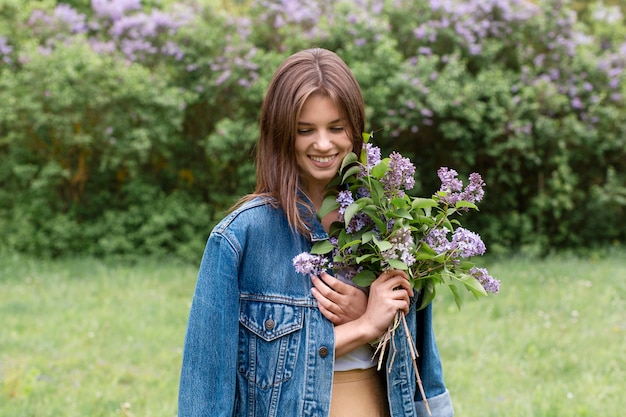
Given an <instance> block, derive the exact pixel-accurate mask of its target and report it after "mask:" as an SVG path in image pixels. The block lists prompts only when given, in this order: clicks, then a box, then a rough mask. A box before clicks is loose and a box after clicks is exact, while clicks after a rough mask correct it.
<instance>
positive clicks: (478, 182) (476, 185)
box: [461, 172, 485, 203]
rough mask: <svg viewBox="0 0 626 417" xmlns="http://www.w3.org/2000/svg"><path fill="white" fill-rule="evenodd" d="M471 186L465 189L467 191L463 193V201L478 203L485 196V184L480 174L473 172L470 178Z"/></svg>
mask: <svg viewBox="0 0 626 417" xmlns="http://www.w3.org/2000/svg"><path fill="white" fill-rule="evenodd" d="M469 180H470V182H469V184H468V185H467V187H465V190H463V192H462V193H461V199H462V200H465V201H469V202H470V203H478V202H479V201H481V200H482V199H483V197H484V196H485V190H484V189H483V187H484V186H485V182H484V181H483V178H482V177H481V176H480V174H479V173H477V172H473V173H471V174H470V176H469Z"/></svg>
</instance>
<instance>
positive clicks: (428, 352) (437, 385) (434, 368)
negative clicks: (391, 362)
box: [415, 303, 454, 417]
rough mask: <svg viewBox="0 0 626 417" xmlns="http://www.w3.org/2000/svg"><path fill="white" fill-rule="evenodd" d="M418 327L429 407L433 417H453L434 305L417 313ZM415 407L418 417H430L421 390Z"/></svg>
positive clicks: (418, 345)
mask: <svg viewBox="0 0 626 417" xmlns="http://www.w3.org/2000/svg"><path fill="white" fill-rule="evenodd" d="M416 327H417V333H416V347H417V351H418V352H419V355H420V356H419V358H418V368H419V371H420V376H421V379H422V383H423V385H424V393H425V394H426V398H427V399H428V406H429V407H430V411H431V413H432V416H433V417H452V416H453V415H454V411H453V408H452V401H451V399H450V394H449V392H448V390H447V389H446V385H445V382H444V379H443V368H442V365H441V358H440V356H439V349H438V348H437V342H436V340H435V331H434V328H433V308H432V303H431V304H429V305H428V306H427V307H426V308H424V309H422V310H419V311H417V320H416ZM415 406H416V411H417V415H418V416H420V417H421V416H428V413H427V410H426V408H425V405H424V402H423V401H422V396H421V394H420V392H419V390H418V391H417V393H416V402H415Z"/></svg>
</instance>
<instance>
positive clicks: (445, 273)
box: [293, 133, 500, 414]
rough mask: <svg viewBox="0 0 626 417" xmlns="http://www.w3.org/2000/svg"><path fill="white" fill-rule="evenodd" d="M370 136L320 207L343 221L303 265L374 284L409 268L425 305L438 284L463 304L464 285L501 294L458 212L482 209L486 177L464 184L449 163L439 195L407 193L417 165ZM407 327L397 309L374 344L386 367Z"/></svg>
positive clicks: (298, 263) (304, 256)
mask: <svg viewBox="0 0 626 417" xmlns="http://www.w3.org/2000/svg"><path fill="white" fill-rule="evenodd" d="M371 136H372V135H371V134H367V133H364V134H363V139H364V142H365V145H364V147H363V151H362V152H361V155H360V158H359V157H357V155H356V154H354V153H350V154H348V155H346V157H345V158H344V160H343V162H342V165H341V168H340V171H339V176H338V179H337V181H336V182H333V183H331V184H330V186H329V190H330V191H329V194H328V195H327V197H326V198H325V199H324V202H323V204H322V207H321V208H320V210H319V212H318V217H319V218H320V219H321V218H323V217H324V216H326V215H327V214H328V213H330V212H332V211H334V210H338V213H339V221H337V222H334V223H333V224H332V225H331V227H330V232H329V239H328V240H325V241H321V242H317V243H315V244H314V245H313V247H312V249H311V252H310V253H308V252H305V253H301V254H299V255H297V256H296V257H294V259H293V265H294V267H295V269H296V271H297V272H300V273H302V274H305V275H308V274H313V275H319V274H320V273H322V272H323V271H325V270H327V269H330V270H332V271H333V272H334V273H335V274H341V275H343V276H344V277H346V278H348V279H352V281H353V282H354V283H355V284H356V285H358V286H361V287H367V286H369V285H370V284H371V283H372V282H373V281H374V280H375V279H376V278H377V277H378V275H380V274H381V272H383V271H386V270H390V269H399V270H402V271H406V273H407V275H408V276H409V280H410V281H411V285H412V286H413V288H414V289H415V290H417V291H419V292H421V296H422V299H421V304H420V305H419V306H418V308H419V309H422V308H425V307H426V306H427V305H428V304H429V303H430V302H431V301H432V300H433V299H434V297H435V294H436V287H437V284H444V285H446V286H447V287H448V288H449V289H450V290H451V291H452V294H453V295H454V300H455V302H456V304H457V306H458V307H459V308H460V307H461V291H462V290H463V289H466V290H468V291H469V292H471V293H472V294H473V295H474V296H476V297H477V298H478V297H479V296H485V295H487V294H488V293H497V292H498V290H499V288H500V282H499V281H498V280H497V279H495V278H493V277H492V276H491V275H489V272H488V271H487V270H486V269H485V268H479V267H477V266H476V265H475V264H474V263H473V262H472V261H471V258H472V257H474V256H478V255H482V254H484V253H485V244H484V243H483V241H482V240H481V238H480V236H479V235H478V234H476V233H474V232H472V231H470V230H467V229H465V228H463V227H462V226H461V223H460V221H459V220H458V218H454V217H455V216H456V217H458V216H460V215H461V214H463V213H464V212H467V211H468V210H470V209H473V210H477V209H478V208H477V206H476V203H478V202H479V201H481V200H482V198H483V196H484V190H483V187H484V185H485V184H484V182H483V180H482V178H481V176H480V175H479V174H477V173H473V174H471V175H470V177H469V184H468V185H467V186H465V187H464V186H463V182H462V181H461V180H459V179H458V178H457V176H458V174H457V172H456V171H455V170H453V169H449V168H446V167H442V168H440V169H439V171H438V172H437V174H438V176H439V179H440V180H441V188H440V189H439V190H438V191H437V192H436V193H435V194H434V195H433V196H431V197H430V198H422V197H412V196H409V195H408V194H407V191H409V190H410V189H411V188H413V187H414V185H415V179H414V176H415V166H414V165H413V164H412V163H411V161H410V160H409V159H408V158H404V157H403V156H402V155H400V154H399V153H397V152H392V153H391V154H390V155H389V157H388V158H384V159H383V158H381V152H380V148H378V147H376V146H373V145H372V144H370V143H369V140H370V138H371ZM400 325H403V326H404V327H405V334H406V335H408V334H409V332H408V328H407V323H406V319H405V317H404V314H401V313H398V314H397V315H396V319H395V320H394V321H393V322H392V323H391V324H390V326H389V329H388V330H387V332H386V333H385V334H384V335H383V336H382V337H381V338H380V339H379V340H378V341H377V342H376V343H375V346H376V348H377V349H376V353H375V354H379V362H378V368H379V369H380V367H381V363H382V358H383V356H384V352H385V349H386V348H387V347H388V346H389V345H390V344H391V345H392V346H394V349H395V348H396V346H397V344H396V343H395V342H394V341H393V339H394V335H395V333H394V332H395V329H396V328H398V326H400ZM407 344H408V348H409V349H410V353H411V356H412V358H413V366H414V370H415V375H416V378H417V383H418V387H419V389H420V391H421V394H422V398H424V403H425V405H426V409H427V411H428V413H429V414H430V408H429V407H428V401H427V400H426V396H425V395H424V389H423V385H422V382H421V379H420V377H419V372H418V369H417V361H416V359H417V357H418V352H417V349H416V347H415V345H414V344H413V341H412V339H411V338H410V337H407Z"/></svg>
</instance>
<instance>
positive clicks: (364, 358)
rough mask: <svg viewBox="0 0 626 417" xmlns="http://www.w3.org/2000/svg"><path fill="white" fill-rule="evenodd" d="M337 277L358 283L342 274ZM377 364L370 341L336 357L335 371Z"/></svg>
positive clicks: (350, 282) (366, 367)
mask: <svg viewBox="0 0 626 417" xmlns="http://www.w3.org/2000/svg"><path fill="white" fill-rule="evenodd" d="M336 278H337V279H338V280H340V281H341V282H345V283H346V284H350V285H352V286H355V287H356V285H355V284H354V282H352V281H350V280H348V279H345V278H344V276H343V275H342V274H339V273H338V274H337V276H336ZM373 366H376V361H375V360H374V348H373V347H372V346H371V345H370V344H369V343H368V344H365V345H361V346H359V347H358V348H356V349H354V350H353V351H351V352H348V353H346V354H345V355H343V356H340V357H338V358H335V371H351V370H353V369H369V368H371V367H373Z"/></svg>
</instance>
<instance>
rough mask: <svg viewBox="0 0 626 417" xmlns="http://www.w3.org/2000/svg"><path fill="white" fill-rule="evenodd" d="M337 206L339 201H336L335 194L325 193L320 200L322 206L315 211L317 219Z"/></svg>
mask: <svg viewBox="0 0 626 417" xmlns="http://www.w3.org/2000/svg"><path fill="white" fill-rule="evenodd" d="M338 208H339V203H338V202H337V196H335V195H327V196H326V197H325V198H324V201H322V206H321V207H320V209H319V210H318V211H317V217H318V218H319V219H323V218H324V217H326V215H327V214H328V213H330V212H332V211H333V210H337V209H338Z"/></svg>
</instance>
